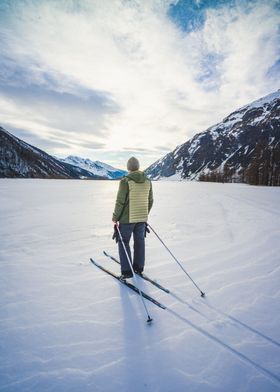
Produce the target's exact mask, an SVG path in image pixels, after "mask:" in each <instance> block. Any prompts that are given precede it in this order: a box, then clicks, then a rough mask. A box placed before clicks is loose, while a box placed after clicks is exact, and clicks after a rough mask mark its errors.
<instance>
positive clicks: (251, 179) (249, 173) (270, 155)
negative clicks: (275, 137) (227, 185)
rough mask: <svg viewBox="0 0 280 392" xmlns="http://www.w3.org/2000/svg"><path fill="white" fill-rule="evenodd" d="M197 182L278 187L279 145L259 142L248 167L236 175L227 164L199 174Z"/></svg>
mask: <svg viewBox="0 0 280 392" xmlns="http://www.w3.org/2000/svg"><path fill="white" fill-rule="evenodd" d="M199 181H209V182H243V183H246V184H250V185H268V186H280V144H279V142H278V143H277V144H276V145H272V144H269V143H268V142H267V141H266V140H260V141H259V142H258V143H257V145H256V148H255V150H254V152H253V155H252V158H251V160H250V163H249V165H248V166H247V167H246V168H244V169H242V170H240V171H239V172H238V174H237V173H236V169H235V167H232V166H231V165H230V164H228V163H227V162H226V163H225V164H224V165H223V167H222V168H218V169H216V170H211V171H210V172H209V173H201V175H200V176H199Z"/></svg>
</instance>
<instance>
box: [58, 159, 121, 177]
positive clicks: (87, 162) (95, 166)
mask: <svg viewBox="0 0 280 392" xmlns="http://www.w3.org/2000/svg"><path fill="white" fill-rule="evenodd" d="M60 161H61V162H64V163H69V164H71V165H75V166H78V167H80V168H82V169H85V170H87V171H89V172H90V173H92V174H94V175H97V176H102V177H106V178H108V179H116V178H120V177H122V176H124V175H126V174H127V172H126V171H124V170H120V169H116V168H115V167H113V166H110V165H108V164H106V163H104V162H100V161H92V160H91V159H84V158H81V157H77V156H74V155H69V156H68V157H67V158H65V159H60Z"/></svg>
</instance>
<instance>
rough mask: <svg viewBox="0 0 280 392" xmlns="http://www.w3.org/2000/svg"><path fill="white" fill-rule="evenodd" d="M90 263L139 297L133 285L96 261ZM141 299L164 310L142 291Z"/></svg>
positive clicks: (163, 307)
mask: <svg viewBox="0 0 280 392" xmlns="http://www.w3.org/2000/svg"><path fill="white" fill-rule="evenodd" d="M90 261H91V262H92V264H94V265H95V266H96V267H98V268H99V269H101V270H102V271H104V272H106V273H107V274H109V275H111V276H112V277H113V278H115V279H117V280H118V281H119V282H120V283H122V284H124V285H125V286H127V287H129V288H130V289H131V290H133V291H135V292H136V293H137V294H138V295H140V292H139V290H138V288H137V287H136V286H134V284H132V283H129V282H127V281H126V280H122V279H121V278H120V276H118V275H117V274H115V273H114V272H112V271H110V270H108V269H107V268H104V267H103V266H102V265H100V264H98V263H97V262H96V261H94V260H93V259H92V258H91V259H90ZM141 293H142V296H143V298H146V299H147V300H148V301H151V302H152V303H153V304H155V305H157V306H158V307H159V308H161V309H166V306H164V305H163V304H161V303H160V302H158V301H157V300H155V299H154V298H153V297H151V296H150V295H148V294H146V293H144V292H143V291H141Z"/></svg>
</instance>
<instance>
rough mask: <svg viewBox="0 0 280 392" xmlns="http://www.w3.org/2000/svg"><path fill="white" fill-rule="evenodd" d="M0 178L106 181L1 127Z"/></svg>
mask: <svg viewBox="0 0 280 392" xmlns="http://www.w3.org/2000/svg"><path fill="white" fill-rule="evenodd" d="M0 177H2V178H3V177H8V178H10V177H19V178H90V179H104V178H105V177H102V176H98V175H95V174H93V173H91V172H90V171H87V170H85V169H83V168H80V167H77V166H73V165H70V164H69V163H66V162H65V163H64V162H61V161H59V160H58V159H56V158H54V157H52V156H51V155H49V154H47V153H46V152H44V151H42V150H40V149H39V148H36V147H33V146H31V145H30V144H28V143H25V142H24V141H23V140H21V139H19V138H17V137H15V136H14V135H12V134H11V133H9V132H8V131H6V130H5V129H4V128H2V127H0Z"/></svg>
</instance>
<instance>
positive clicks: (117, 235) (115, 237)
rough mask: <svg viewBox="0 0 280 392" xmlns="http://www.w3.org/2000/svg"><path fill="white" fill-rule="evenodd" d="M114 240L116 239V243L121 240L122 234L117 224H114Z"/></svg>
mask: <svg viewBox="0 0 280 392" xmlns="http://www.w3.org/2000/svg"><path fill="white" fill-rule="evenodd" d="M112 240H115V241H116V243H118V242H119V240H120V236H119V232H118V229H117V225H114V233H113V236H112Z"/></svg>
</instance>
